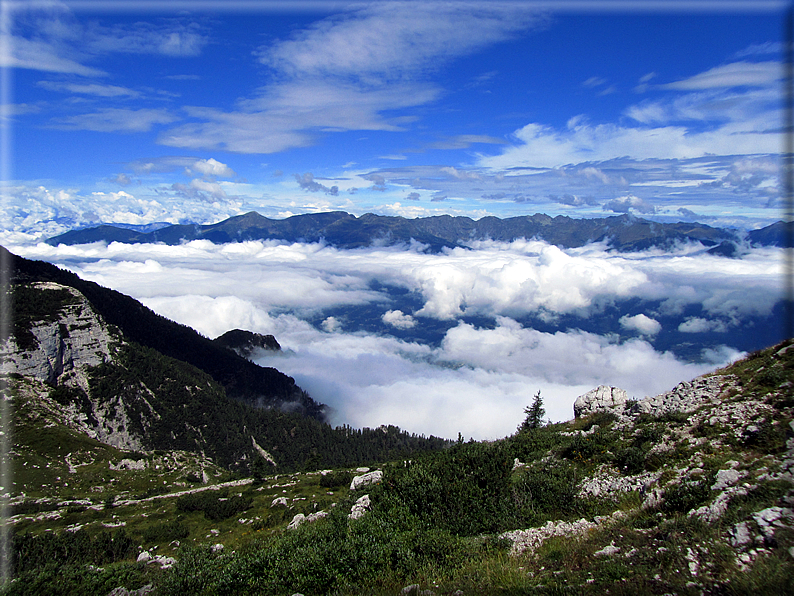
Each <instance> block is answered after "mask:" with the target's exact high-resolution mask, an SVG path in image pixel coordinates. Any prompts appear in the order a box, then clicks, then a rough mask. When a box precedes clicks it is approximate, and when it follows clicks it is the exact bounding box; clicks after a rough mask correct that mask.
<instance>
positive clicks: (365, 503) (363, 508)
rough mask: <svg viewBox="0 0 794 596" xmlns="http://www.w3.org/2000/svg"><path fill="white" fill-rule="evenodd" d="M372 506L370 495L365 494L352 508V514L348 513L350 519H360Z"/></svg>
mask: <svg viewBox="0 0 794 596" xmlns="http://www.w3.org/2000/svg"><path fill="white" fill-rule="evenodd" d="M370 507H371V503H370V500H369V495H364V496H362V497H360V498H359V499H358V500H357V501H356V502H355V504H354V505H353V508H352V509H351V510H350V515H348V517H349V518H350V519H358V518H360V517H361V516H362V515H364V514H365V513H366V512H367V511H369V510H370Z"/></svg>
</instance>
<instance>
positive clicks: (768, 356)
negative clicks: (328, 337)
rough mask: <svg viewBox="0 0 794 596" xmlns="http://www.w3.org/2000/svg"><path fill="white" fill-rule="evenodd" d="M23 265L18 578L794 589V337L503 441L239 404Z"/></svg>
mask: <svg viewBox="0 0 794 596" xmlns="http://www.w3.org/2000/svg"><path fill="white" fill-rule="evenodd" d="M20 265H21V267H20V269H19V271H20V272H23V273H24V274H18V275H17V276H16V277H14V278H13V279H12V281H13V283H12V284H11V285H10V286H9V287H7V288H6V290H5V291H7V292H9V293H10V295H11V297H12V299H14V300H16V301H17V304H20V305H21V304H23V301H24V305H25V306H24V307H22V308H18V309H16V310H15V317H16V318H15V333H14V334H13V335H12V336H9V337H8V338H6V339H5V342H4V344H3V350H4V362H5V363H6V364H5V365H4V366H5V368H4V372H3V374H4V378H5V380H6V382H7V383H9V386H10V393H9V400H10V404H11V405H12V407H13V408H14V414H15V416H14V429H13V430H14V432H13V439H12V440H13V448H12V450H11V451H10V456H11V463H12V467H13V471H14V477H13V483H12V485H11V486H10V490H8V494H7V495H6V499H7V500H8V503H9V505H10V516H9V517H8V519H7V524H8V528H10V543H9V546H10V555H11V556H10V561H9V567H10V570H11V577H12V579H9V580H8V581H7V582H6V583H5V584H4V586H3V588H2V592H1V593H2V594H8V595H12V594H13V595H17V594H43V593H46V594H75V593H83V594H100V595H102V596H105V595H108V594H111V593H113V594H116V595H118V594H131V593H138V594H144V593H152V594H163V595H168V594H174V595H177V594H186V593H195V594H207V595H209V594H227V593H228V594H252V595H253V594H274V595H275V594H294V593H301V594H307V595H308V594H362V593H373V594H412V593H417V594H419V593H421V594H427V595H430V594H438V595H441V594H474V593H477V594H483V593H485V594H508V593H523V592H526V591H535V592H537V593H541V594H543V593H559V592H561V591H566V592H567V591H570V592H573V593H578V594H603V593H606V592H607V591H609V593H613V594H614V593H618V594H664V593H680V594H688V593H693V594H695V593H697V594H700V593H704V594H746V593H748V592H751V591H757V592H759V593H764V594H767V593H768V594H772V593H774V594H785V593H794V584H793V583H792V582H793V581H794V579H793V578H794V557H793V556H792V554H791V553H792V552H794V482H792V480H793V479H794V476H792V474H794V398H792V396H793V395H794V393H792V387H794V344H792V342H791V341H790V340H789V341H785V342H783V343H781V344H778V345H775V346H773V347H770V348H768V349H765V350H761V351H758V352H755V353H752V354H750V355H749V356H747V357H746V358H744V359H741V360H739V361H737V362H735V363H734V364H732V365H730V366H728V367H726V368H723V369H718V370H715V371H713V372H711V373H708V374H706V375H703V376H700V377H697V378H694V379H692V380H691V381H688V382H682V383H680V384H679V385H677V386H675V387H673V388H671V389H670V390H669V391H667V392H665V393H662V394H659V395H656V396H653V397H647V398H644V399H641V400H635V399H631V398H629V397H628V394H627V393H626V392H625V391H624V390H622V389H620V388H618V387H612V386H600V387H597V388H595V389H593V390H592V391H589V392H586V393H584V394H582V395H580V396H578V397H575V398H574V397H572V399H571V402H572V403H571V405H572V406H573V410H574V413H575V417H574V418H573V419H571V420H569V421H566V422H557V423H551V422H549V421H548V420H546V419H545V407H544V400H543V397H542V394H541V392H540V391H536V392H535V394H534V397H533V399H532V400H531V402H530V403H528V404H527V406H526V408H525V418H524V420H523V421H521V420H516V421H515V422H514V424H516V425H517V430H516V431H515V432H514V433H513V434H511V435H510V436H507V437H504V438H502V439H499V440H493V441H474V440H469V441H466V440H465V439H464V437H463V436H462V435H459V436H458V440H457V441H456V442H452V441H445V440H442V439H437V438H435V437H424V436H416V435H410V434H408V433H406V432H404V431H401V430H399V429H398V428H396V427H381V428H377V429H363V430H356V429H352V428H350V427H337V428H332V427H330V426H329V425H328V424H326V423H323V422H321V421H319V420H316V419H315V418H312V417H311V416H310V415H309V414H308V413H299V412H295V411H288V409H287V410H285V409H284V408H279V407H275V406H261V405H260V406H257V405H256V403H249V402H248V401H246V400H245V399H243V398H236V399H230V398H229V397H228V395H227V393H226V389H225V388H224V386H223V385H221V384H219V383H217V382H216V381H215V380H214V379H213V377H212V376H211V375H210V374H208V373H207V372H204V371H202V370H201V369H199V368H197V367H196V366H195V365H192V364H189V363H187V362H185V361H183V360H179V359H176V358H174V357H169V356H165V355H164V354H162V353H160V352H158V351H157V350H155V349H154V348H152V347H146V346H144V345H141V344H139V343H136V342H135V341H133V340H131V339H130V338H129V337H128V336H127V335H126V334H125V333H123V332H122V329H121V328H120V327H119V326H116V325H112V324H110V323H108V322H107V321H106V320H105V319H104V317H103V315H102V306H101V304H102V299H101V296H103V292H107V290H104V289H101V288H99V287H96V288H93V293H90V295H92V296H93V299H89V298H88V297H87V295H86V294H84V293H82V292H81V291H79V290H78V289H77V287H76V286H77V285H79V284H77V282H76V281H75V278H69V279H71V281H72V282H74V283H73V284H72V285H63V284H60V283H57V282H54V281H49V280H47V279H44V278H52V277H53V276H55V275H56V273H57V271H56V270H55V269H54V268H51V266H47V267H44V266H43V265H35V264H33V263H25V262H22V261H20ZM36 272H38V273H36ZM45 274H46V275H45ZM58 275H62V274H58ZM36 276H38V279H36ZM63 279H66V277H64V278H63ZM134 312H137V313H142V312H144V311H143V310H142V307H141V306H136V307H135V309H134ZM123 319H124V317H123V316H122V317H120V320H123ZM162 328H163V329H166V328H167V327H165V326H163V327H162ZM174 328H175V329H176V327H174ZM179 333H180V335H179V336H178V337H181V338H186V337H188V335H186V333H187V332H186V331H185V330H184V329H179ZM237 335H239V336H240V338H241V339H240V344H241V345H236V344H235V345H229V346H228V347H222V349H224V350H227V351H228V353H229V354H232V355H233V356H234V357H235V358H242V357H240V356H238V354H237V353H236V352H235V351H234V350H235V348H236V349H241V348H243V347H244V346H249V347H250V346H251V345H252V344H253V345H259V344H260V343H264V344H266V345H268V346H273V345H277V342H276V344H274V342H273V341H271V340H270V339H265V338H257V337H255V336H254V335H253V334H245V333H240V334H237ZM273 340H275V338H273ZM161 341H162V342H163V345H168V344H169V341H170V338H168V337H164V338H161ZM183 341H184V340H183ZM227 341H231V340H229V338H227ZM231 343H234V342H231ZM259 349H265V348H259ZM268 349H272V348H268Z"/></svg>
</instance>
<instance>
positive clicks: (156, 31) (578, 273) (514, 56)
mask: <svg viewBox="0 0 794 596" xmlns="http://www.w3.org/2000/svg"><path fill="white" fill-rule="evenodd" d="M549 6H551V7H553V8H554V10H555V11H556V12H552V11H549ZM786 6H787V5H786V4H785V3H782V2H765V1H757V2H728V1H720V2H691V1H685V2H609V3H603V2H556V3H544V4H539V3H532V2H503V3H499V2H474V3H467V2H446V3H442V2H424V1H423V2H374V3H366V2H359V3H347V2H323V1H318V2H289V3H282V2H259V1H250V2H248V1H237V2H224V3H216V2H202V1H200V0H195V1H192V2H184V1H182V0H174V1H162V0H161V1H156V2H145V1H142V0H135V1H132V0H130V1H125V0H121V1H118V2H92V1H90V0H83V1H81V2H62V3H58V2H47V3H36V2H25V3H22V4H13V3H10V2H5V3H3V8H4V10H6V12H5V13H4V14H5V17H6V18H5V20H2V21H0V66H2V67H4V70H3V75H4V79H3V81H4V87H3V95H2V97H0V124H2V126H1V127H0V133H2V142H3V147H8V150H6V151H4V161H3V162H2V163H0V165H2V167H3V172H2V173H4V176H5V186H4V187H3V189H2V190H3V198H2V203H0V217H1V218H2V220H3V222H4V227H3V229H2V230H0V243H2V244H3V245H4V246H6V247H7V248H8V249H9V250H11V251H12V252H14V253H15V254H19V255H21V256H24V257H28V258H32V259H42V260H45V261H49V262H52V263H55V264H57V265H59V266H62V267H65V268H68V269H70V270H72V271H74V272H75V273H77V274H79V275H80V276H81V277H82V278H84V279H88V280H92V281H95V282H97V283H100V284H102V285H104V286H106V287H110V288H113V289H115V290H118V291H121V292H123V293H125V294H128V295H131V296H133V297H134V298H137V299H138V300H140V301H141V302H143V303H144V304H145V305H146V306H148V307H150V308H152V309H153V310H155V311H156V312H158V313H159V314H161V315H163V316H166V317H168V318H170V319H173V320H175V321H178V322H180V323H183V324H186V325H189V326H191V327H193V328H195V329H197V330H198V331H200V332H201V333H203V334H204V335H206V336H208V337H216V336H218V335H221V334H222V333H223V332H225V331H228V330H230V329H234V328H240V329H248V330H251V331H255V332H259V333H264V334H274V335H275V336H276V337H277V338H278V341H279V343H280V344H281V345H282V346H283V347H284V348H285V349H284V353H283V354H280V355H278V356H274V355H270V356H263V357H262V359H261V363H262V364H266V365H268V366H275V367H276V368H278V369H279V370H282V371H284V372H286V373H287V374H289V375H292V376H293V377H294V378H295V379H296V381H297V382H298V384H299V385H300V386H301V387H303V388H305V389H307V390H308V391H309V392H310V394H311V395H312V396H313V397H314V398H315V399H317V400H318V401H321V402H323V403H326V404H329V405H330V406H331V407H332V408H333V409H334V411H335V412H336V414H335V416H334V420H333V422H334V423H340V424H341V423H343V422H344V423H347V424H352V425H353V426H358V427H360V426H370V427H375V426H378V425H380V424H398V425H399V426H401V427H403V428H406V429H408V430H410V431H412V432H422V433H426V434H437V435H442V436H448V437H455V436H457V433H458V432H462V433H463V434H464V435H465V436H467V437H468V436H473V437H475V438H495V437H499V436H504V435H505V434H508V433H510V432H513V431H514V430H515V428H516V426H517V425H518V424H519V423H520V421H521V420H522V419H523V408H524V407H525V406H527V405H528V404H529V403H531V399H532V398H533V396H534V395H535V393H536V392H537V391H538V390H539V389H540V390H542V392H543V395H544V398H545V400H546V401H545V403H546V408H547V411H548V413H549V416H550V417H551V418H553V419H555V420H564V419H568V418H570V416H571V415H572V409H571V408H572V404H573V402H574V400H575V399H576V397H577V396H578V395H581V394H583V393H585V392H587V391H589V390H590V389H592V388H593V387H596V386H598V385H600V384H609V385H615V386H619V387H621V388H623V389H625V390H627V391H628V392H629V395H631V396H633V397H636V398H642V397H644V396H646V395H655V394H657V393H660V392H662V391H666V390H669V389H671V388H672V387H673V386H674V385H675V384H676V383H678V382H680V381H684V380H690V379H692V378H693V377H694V376H696V375H698V374H702V373H704V372H707V371H710V370H713V369H714V368H716V367H717V366H720V365H724V364H726V363H728V362H730V361H731V360H734V359H735V358H738V357H740V356H741V355H742V353H743V352H742V351H743V350H751V349H757V348H760V347H764V346H763V345H756V344H762V343H764V342H769V341H774V340H772V339H769V338H770V337H771V336H773V335H774V329H775V328H776V325H778V324H779V323H780V320H781V297H782V292H783V287H782V284H781V280H782V274H783V270H784V268H783V251H782V249H779V248H774V247H743V248H742V250H741V251H740V258H735V259H729V258H722V257H719V256H713V255H710V254H708V253H707V251H706V249H705V247H703V246H700V245H698V244H690V245H682V246H676V247H673V248H672V249H671V250H669V251H663V250H649V251H644V252H639V253H631V254H623V253H615V252H613V251H609V250H608V247H607V246H606V245H604V244H591V245H588V246H585V247H582V248H579V249H570V250H561V249H559V248H558V247H555V246H550V245H548V244H545V243H543V242H541V241H536V240H533V239H528V240H517V241H515V242H512V243H504V244H500V243H495V242H479V243H474V244H472V245H471V246H469V247H467V248H465V249H464V248H458V249H454V250H450V251H442V253H439V254H429V253H426V252H425V251H423V250H422V248H421V247H420V246H408V247H379V246H372V247H368V248H363V249H357V250H351V251H341V250H336V249H334V248H333V247H330V246H325V245H323V244H322V243H317V244H305V243H294V244H286V243H280V242H276V241H262V242H245V243H233V244H227V245H213V244H211V243H210V242H208V241H195V242H190V243H186V244H183V245H180V246H165V245H157V244H150V245H122V244H118V243H110V244H104V243H95V244H88V245H81V246H63V245H61V246H50V245H48V244H46V243H44V242H42V240H43V239H45V238H47V237H49V236H54V235H56V234H59V233H62V232H65V231H67V230H68V229H71V228H73V227H76V226H89V225H96V224H99V223H117V224H126V225H148V224H153V223H156V222H171V223H178V222H196V223H211V222H216V221H220V220H222V219H225V218H226V217H229V216H232V215H237V214H241V213H245V212H247V211H251V210H256V211H259V212H260V213H262V214H264V215H266V216H269V217H286V216H289V215H293V214H300V213H311V212H317V211H327V210H344V211H348V212H350V213H353V214H355V215H361V214H363V213H366V212H374V213H378V214H383V215H403V216H406V217H422V216H429V215H439V214H451V215H466V216H470V217H473V218H479V217H483V216H486V215H495V216H499V217H510V216H517V215H523V214H534V213H548V214H550V215H558V214H564V215H569V216H572V217H605V216H611V215H616V214H621V213H633V214H635V215H638V216H642V217H646V218H651V219H655V220H658V221H680V220H684V221H699V222H702V223H707V224H711V225H717V226H736V227H739V228H745V229H749V228H755V227H761V226H764V225H768V224H770V223H772V222H774V221H776V220H778V219H780V218H781V216H782V215H783V213H782V211H781V207H782V205H781V200H782V190H781V182H780V176H779V166H780V164H779V162H780V152H781V149H782V146H783V138H782V135H781V132H780V130H781V126H782V122H783V114H782V110H783V101H782V93H781V87H782V80H781V77H782V73H783V67H782V63H781V49H782V47H781V46H782V44H781V37H782V34H783V27H782V20H783V12H784V10H785V9H786ZM649 371H652V374H649Z"/></svg>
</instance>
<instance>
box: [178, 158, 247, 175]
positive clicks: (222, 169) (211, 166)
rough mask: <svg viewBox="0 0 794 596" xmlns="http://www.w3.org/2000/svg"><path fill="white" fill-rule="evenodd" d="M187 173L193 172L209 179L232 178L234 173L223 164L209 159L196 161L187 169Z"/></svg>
mask: <svg viewBox="0 0 794 596" xmlns="http://www.w3.org/2000/svg"><path fill="white" fill-rule="evenodd" d="M187 171H188V172H191V171H195V172H198V173H199V174H202V175H204V176H209V177H219V178H232V177H233V176H234V175H235V173H234V170H232V169H231V168H230V167H229V166H227V165H226V164H225V163H221V162H219V161H218V160H216V159H213V158H212V157H210V158H209V159H198V160H196V161H195V162H194V163H193V164H192V165H191V166H189V167H188V168H187Z"/></svg>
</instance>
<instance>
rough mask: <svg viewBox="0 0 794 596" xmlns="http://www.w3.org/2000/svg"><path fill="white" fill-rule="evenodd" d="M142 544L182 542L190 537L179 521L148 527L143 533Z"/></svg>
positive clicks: (184, 526)
mask: <svg viewBox="0 0 794 596" xmlns="http://www.w3.org/2000/svg"><path fill="white" fill-rule="evenodd" d="M142 534H143V540H144V542H171V541H172V540H184V539H185V538H187V537H188V536H189V535H190V531H189V530H188V528H187V526H186V525H185V524H184V523H183V522H182V521H181V520H179V519H175V520H173V521H168V522H164V523H161V524H157V525H156V526H149V527H148V528H146V529H145V530H144V531H143V532H142Z"/></svg>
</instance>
